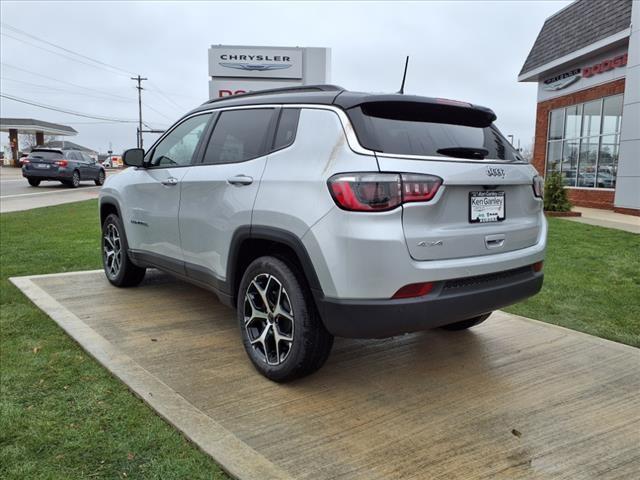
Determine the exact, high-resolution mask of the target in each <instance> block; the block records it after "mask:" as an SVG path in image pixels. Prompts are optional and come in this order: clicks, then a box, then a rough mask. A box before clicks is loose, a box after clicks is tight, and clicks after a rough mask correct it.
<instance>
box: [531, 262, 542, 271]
mask: <svg viewBox="0 0 640 480" xmlns="http://www.w3.org/2000/svg"><path fill="white" fill-rule="evenodd" d="M543 265H544V262H536V263H534V264H533V271H534V272H541V271H542V267H543Z"/></svg>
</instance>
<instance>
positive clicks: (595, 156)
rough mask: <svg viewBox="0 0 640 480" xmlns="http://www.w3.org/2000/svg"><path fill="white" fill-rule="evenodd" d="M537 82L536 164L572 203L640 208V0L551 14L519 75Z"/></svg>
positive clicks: (606, 1) (595, 1)
mask: <svg viewBox="0 0 640 480" xmlns="http://www.w3.org/2000/svg"><path fill="white" fill-rule="evenodd" d="M518 80H519V81H521V82H536V83H537V84H538V100H537V101H538V104H537V113H536V128H535V140H534V152H533V164H534V165H535V167H536V168H537V169H538V171H540V172H544V173H545V174H547V173H549V172H551V171H554V170H555V171H558V172H560V173H561V174H562V176H563V179H564V184H565V188H566V189H567V190H568V193H569V198H570V199H571V201H572V202H573V204H574V205H577V206H584V207H593V208H602V209H609V210H615V211H617V212H620V213H629V214H633V215H640V1H638V0H577V1H575V2H573V3H571V4H570V5H568V6H567V7H565V8H564V9H562V10H560V11H559V12H557V13H556V14H555V15H553V16H551V17H549V18H548V19H547V20H546V21H545V23H544V25H543V26H542V29H541V30H540V33H539V34H538V37H537V38H536V41H535V43H534V44H533V47H532V48H531V51H530V52H529V55H528V57H527V59H526V61H525V63H524V66H523V67H522V70H521V72H520V74H519V76H518Z"/></svg>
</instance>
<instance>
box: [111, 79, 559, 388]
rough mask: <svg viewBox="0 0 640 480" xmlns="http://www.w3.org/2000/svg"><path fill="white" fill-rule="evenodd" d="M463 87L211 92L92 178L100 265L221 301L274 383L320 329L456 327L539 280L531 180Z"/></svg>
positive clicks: (538, 227)
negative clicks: (98, 178) (174, 281)
mask: <svg viewBox="0 0 640 480" xmlns="http://www.w3.org/2000/svg"><path fill="white" fill-rule="evenodd" d="M495 119H496V116H495V114H494V113H493V112H492V111H491V110H489V109H487V108H483V107H479V106H476V105H471V104H468V103H464V102H458V101H451V100H444V99H433V98H425V97H417V96H409V95H399V94H392V95H377V94H367V93H356V92H349V91H346V90H344V89H342V88H339V87H335V86H330V85H325V86H314V87H300V88H292V89H280V90H271V91H263V92H256V93H249V94H244V95H238V96H234V97H231V98H225V99H221V100H213V101H210V102H207V103H205V104H203V105H202V106H200V107H198V108H196V109H195V110H193V111H192V112H190V113H188V114H187V115H185V116H184V117H183V118H182V119H180V120H179V121H178V122H177V123H176V124H175V125H174V126H173V127H172V128H170V129H169V130H168V131H167V132H166V133H165V134H164V135H163V136H162V137H161V138H160V139H158V141H157V142H156V143H155V144H154V145H153V146H152V147H151V148H150V149H149V151H147V152H146V153H145V152H144V151H143V150H141V149H132V150H127V151H126V152H125V154H124V162H125V164H127V165H128V166H130V167H131V168H128V169H126V170H125V171H124V172H123V173H121V174H120V175H117V176H113V177H111V178H109V179H108V181H107V182H106V184H105V186H104V187H103V188H102V190H101V192H100V219H101V222H102V231H103V239H102V247H103V260H104V269H105V272H106V275H107V278H108V279H109V281H110V282H111V283H113V284H114V285H116V286H120V287H124V286H132V285H137V284H138V283H140V282H141V281H142V279H143V277H144V274H145V269H146V268H149V267H154V268H159V269H161V270H163V271H166V272H170V273H172V274H174V275H176V276H178V277H180V278H182V279H185V280H188V281H190V282H193V283H194V284H196V285H199V286H201V287H204V288H208V289H210V290H212V291H213V292H215V293H216V294H217V296H218V297H219V298H220V300H221V301H222V302H223V303H224V304H226V305H229V306H231V307H234V308H236V310H237V317H238V323H239V327H240V332H241V336H242V340H243V342H244V347H245V349H246V351H247V354H248V356H249V358H250V359H251V361H252V362H253V364H254V365H255V367H256V368H257V369H258V370H259V371H260V372H261V373H262V374H263V375H265V376H266V377H268V378H270V379H272V380H275V381H287V380H291V379H293V378H296V377H300V376H303V375H306V374H309V373H311V372H313V371H315V370H317V369H318V368H319V367H320V366H322V364H323V363H324V362H325V360H326V359H327V357H328V355H329V352H330V350H331V346H332V344H333V337H334V335H337V336H343V337H361V338H362V337H375V338H379V337H388V336H393V335H398V334H402V333H406V332H414V331H418V330H424V329H429V328H433V327H445V328H448V329H450V330H460V329H466V328H469V327H472V326H474V325H477V324H479V323H480V322H482V321H484V320H485V319H486V318H487V317H488V315H489V314H490V313H491V312H492V311H493V310H494V309H497V308H501V307H505V306H507V305H510V304H513V303H515V302H518V301H520V300H523V299H525V298H527V297H530V296H532V295H534V294H536V293H537V292H538V291H539V290H540V288H541V286H542V279H543V273H542V261H543V258H544V253H545V245H546V234H547V224H546V221H545V218H544V215H543V211H542V180H541V179H540V177H538V176H537V174H536V171H535V169H534V168H533V167H532V166H531V165H529V164H527V163H526V162H524V161H523V159H522V158H521V157H520V155H519V154H518V152H517V151H516V150H515V149H514V148H513V147H512V146H511V145H510V144H509V142H508V141H507V140H505V138H504V137H503V136H502V134H501V133H500V132H499V131H498V129H497V128H496V127H495V126H494V125H493V122H494V121H495Z"/></svg>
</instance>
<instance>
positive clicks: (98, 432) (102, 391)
mask: <svg viewBox="0 0 640 480" xmlns="http://www.w3.org/2000/svg"><path fill="white" fill-rule="evenodd" d="M99 237H100V233H99V226H98V220H97V203H96V201H94V200H92V201H88V202H81V203H75V204H68V205H63V206H57V207H49V208H42V209H37V210H31V211H27V212H19V213H7V214H2V215H0V248H1V250H0V273H1V279H0V282H1V283H0V300H1V302H0V375H1V382H0V389H1V395H0V478H3V479H14V478H15V479H18V478H19V479H23V478H30V479H36V478H43V479H44V478H46V479H54V478H60V479H69V478H162V479H172V478H176V479H178V478H179V479H186V478H189V479H198V478H207V479H222V478H228V477H226V475H225V474H224V473H223V472H222V471H221V470H220V468H219V467H218V466H217V465H216V464H215V462H213V460H212V459H211V458H210V457H208V456H207V455H205V454H204V453H202V452H201V451H200V450H198V449H197V448H196V447H195V446H194V445H193V444H191V443H190V442H188V441H187V440H186V439H185V438H184V437H183V436H182V435H180V434H179V433H178V432H177V431H176V430H175V429H173V427H171V426H170V425H168V424H167V423H166V422H165V421H164V420H162V419H161V418H160V417H158V416H157V415H156V414H155V413H154V412H153V411H152V410H151V409H150V408H149V407H147V406H146V404H144V403H143V402H142V401H141V400H140V399H138V398H137V397H136V396H134V395H133V394H132V393H131V392H129V390H128V389H127V388H126V387H125V386H124V385H123V384H122V383H121V382H120V381H119V380H117V379H115V378H113V377H112V376H111V375H110V374H109V373H108V372H107V371H106V370H105V369H103V368H102V367H101V366H100V365H99V364H97V363H96V362H95V361H94V360H93V359H92V358H91V357H89V356H88V355H87V354H86V353H85V352H84V351H83V350H82V349H81V348H80V347H79V346H78V345H77V344H76V343H75V342H74V341H73V340H71V339H70V338H69V337H67V336H66V334H65V333H63V331H62V330H61V329H59V328H58V327H57V325H56V324H55V323H54V322H53V321H52V320H50V319H49V318H48V317H47V316H46V315H45V314H43V313H42V312H41V311H40V310H38V309H37V308H36V307H35V306H33V304H31V302H30V301H29V300H27V299H26V298H25V297H24V296H23V295H22V294H21V293H20V292H19V291H18V290H17V289H16V288H15V287H14V286H13V285H11V284H10V283H9V281H8V278H9V277H11V276H18V275H30V274H38V273H51V272H62V271H72V270H84V269H94V268H100V256H99V248H100V247H99ZM89 288H90V287H89Z"/></svg>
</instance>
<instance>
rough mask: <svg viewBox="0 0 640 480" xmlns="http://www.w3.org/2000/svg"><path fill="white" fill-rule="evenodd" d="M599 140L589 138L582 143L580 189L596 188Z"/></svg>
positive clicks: (579, 172)
mask: <svg viewBox="0 0 640 480" xmlns="http://www.w3.org/2000/svg"><path fill="white" fill-rule="evenodd" d="M599 139H600V138H599V137H587V138H583V139H582V140H581V142H580V168H579V170H578V187H594V186H595V183H596V162H597V159H598V141H599Z"/></svg>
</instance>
